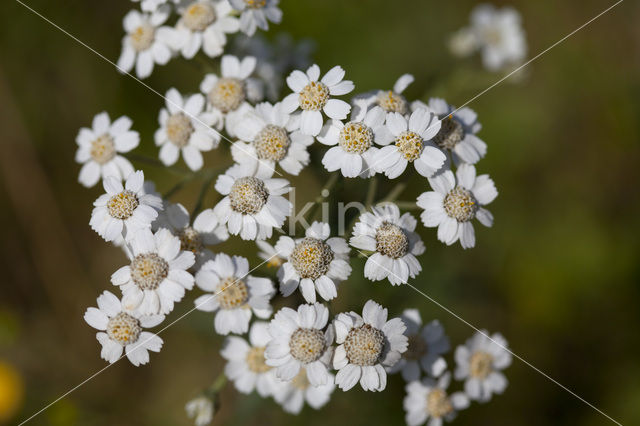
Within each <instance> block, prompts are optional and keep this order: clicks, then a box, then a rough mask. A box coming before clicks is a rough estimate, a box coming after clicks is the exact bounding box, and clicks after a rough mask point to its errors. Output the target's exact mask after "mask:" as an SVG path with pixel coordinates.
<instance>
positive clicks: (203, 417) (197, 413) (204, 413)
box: [184, 395, 215, 426]
mask: <svg viewBox="0 0 640 426" xmlns="http://www.w3.org/2000/svg"><path fill="white" fill-rule="evenodd" d="M184 410H185V411H186V412H187V417H189V418H192V419H193V421H194V424H195V425H196V426H207V425H209V424H211V421H212V420H213V414H214V412H215V405H214V403H213V401H212V400H211V398H208V397H206V396H205V395H201V396H199V397H197V398H194V399H192V400H191V401H189V402H187V404H186V405H185V406H184Z"/></svg>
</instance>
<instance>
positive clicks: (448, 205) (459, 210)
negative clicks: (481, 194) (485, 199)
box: [444, 186, 479, 222]
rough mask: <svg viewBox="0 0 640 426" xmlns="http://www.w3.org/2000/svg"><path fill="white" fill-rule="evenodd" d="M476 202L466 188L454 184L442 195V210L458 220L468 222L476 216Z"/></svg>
mask: <svg viewBox="0 0 640 426" xmlns="http://www.w3.org/2000/svg"><path fill="white" fill-rule="evenodd" d="M478 208H479V207H478V203H477V202H476V199H475V197H474V196H473V194H472V193H471V191H469V190H468V189H465V188H462V187H461V186H456V187H455V188H454V189H452V190H451V191H450V192H449V193H448V194H447V195H446V197H444V211H445V212H447V214H448V215H449V217H452V218H454V219H456V220H457V221H458V222H468V221H470V220H471V219H473V218H474V217H475V216H476V212H477V211H478Z"/></svg>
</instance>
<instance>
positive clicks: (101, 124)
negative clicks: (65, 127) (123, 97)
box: [76, 112, 140, 188]
mask: <svg viewBox="0 0 640 426" xmlns="http://www.w3.org/2000/svg"><path fill="white" fill-rule="evenodd" d="M76 143H77V144H78V150H77V151H76V162H78V163H80V164H82V168H81V169H80V175H79V176H78V181H79V182H80V183H81V184H82V185H84V186H86V187H87V188H89V187H92V186H94V185H95V184H96V183H98V181H99V180H100V177H102V178H103V179H104V178H105V177H107V176H114V177H115V178H117V179H120V180H122V179H126V178H127V177H128V176H129V175H130V174H131V173H133V166H132V165H131V163H130V162H129V160H127V159H126V158H124V157H123V156H121V155H118V153H125V152H129V151H131V150H132V149H134V148H135V147H137V146H138V144H139V143H140V135H139V134H138V132H136V131H133V130H131V119H129V117H125V116H123V117H120V118H118V119H117V120H116V121H114V122H113V123H111V120H110V119H109V114H107V113H106V112H102V113H100V114H98V115H96V116H95V117H94V118H93V123H92V125H91V128H90V129H89V128H86V127H83V128H81V129H80V132H79V133H78V136H77V137H76Z"/></svg>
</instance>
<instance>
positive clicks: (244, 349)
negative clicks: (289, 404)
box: [220, 321, 281, 398]
mask: <svg viewBox="0 0 640 426" xmlns="http://www.w3.org/2000/svg"><path fill="white" fill-rule="evenodd" d="M268 326H269V324H268V323H266V322H264V321H256V322H254V323H253V324H252V325H251V329H250V330H249V342H247V341H246V340H245V339H243V338H242V337H236V336H230V337H227V338H226V339H225V343H224V347H223V348H222V350H221V351H220V353H221V355H222V357H223V358H224V359H226V360H227V361H228V362H227V365H226V366H225V367H224V373H225V375H226V376H227V377H228V378H229V380H231V381H233V383H234V385H235V386H236V389H238V391H239V392H241V393H244V394H249V393H251V392H253V390H254V389H255V390H257V391H258V395H260V396H261V397H263V398H265V397H267V396H272V395H273V394H274V393H275V391H276V390H277V389H278V388H279V386H281V385H280V383H279V382H278V380H277V379H276V375H275V369H274V368H273V367H270V366H269V365H267V364H266V363H265V356H264V353H265V348H266V346H267V344H268V343H269V341H270V340H271V336H270V335H269V332H268Z"/></svg>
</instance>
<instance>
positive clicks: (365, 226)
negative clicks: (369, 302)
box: [349, 204, 425, 285]
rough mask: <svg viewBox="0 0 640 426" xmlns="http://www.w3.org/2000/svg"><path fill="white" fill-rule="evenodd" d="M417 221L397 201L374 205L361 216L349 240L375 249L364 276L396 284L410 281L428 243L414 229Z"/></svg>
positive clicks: (362, 246)
mask: <svg viewBox="0 0 640 426" xmlns="http://www.w3.org/2000/svg"><path fill="white" fill-rule="evenodd" d="M416 224H417V221H416V219H415V218H414V217H413V216H412V215H411V214H410V213H405V214H403V215H402V216H400V209H399V208H398V206H396V205H395V204H385V205H382V206H378V207H372V208H371V213H369V212H365V213H363V214H362V216H360V219H359V221H358V223H356V226H355V227H354V229H353V237H351V239H350V240H349V244H351V245H352V246H353V247H356V248H358V249H361V250H367V251H371V252H374V253H373V254H372V255H371V256H369V257H368V258H367V263H366V264H365V266H364V276H365V277H367V278H369V279H370V280H372V281H380V280H383V279H385V278H387V279H388V280H389V282H390V283H391V284H393V285H399V284H406V283H407V280H408V279H409V278H415V277H416V276H417V275H418V274H419V273H420V271H421V270H422V267H421V266H420V262H419V261H418V259H416V256H419V255H421V254H422V253H424V250H425V247H424V243H423V242H422V240H421V239H420V237H419V236H418V234H416V233H415V232H414V231H415V229H416Z"/></svg>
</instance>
